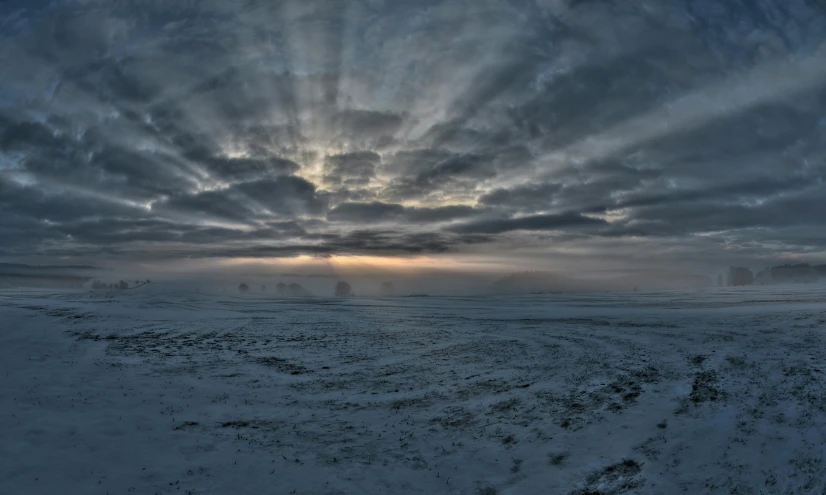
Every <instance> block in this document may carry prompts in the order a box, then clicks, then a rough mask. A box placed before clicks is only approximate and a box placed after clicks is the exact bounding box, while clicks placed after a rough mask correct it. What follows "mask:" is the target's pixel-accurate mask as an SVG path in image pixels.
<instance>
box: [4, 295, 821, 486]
mask: <svg viewBox="0 0 826 495" xmlns="http://www.w3.org/2000/svg"><path fill="white" fill-rule="evenodd" d="M824 331H826V288H824V287H823V286H816V285H807V286H798V287H752V288H743V289H737V290H734V289H716V290H709V291H702V292H662V293H635V294H589V295H565V296H563V295H535V296H521V297H479V298H434V297H429V298H387V299H358V298H352V299H341V300H334V299H312V300H278V299H273V298H268V297H265V296H263V295H261V294H257V295H250V296H248V297H230V296H211V295H204V294H163V293H160V292H148V291H143V292H142V291H129V292H124V293H111V294H106V293H103V294H101V293H88V292H69V291H64V292H51V293H49V292H42V291H23V290H14V289H4V290H2V291H0V363H2V370H0V438H2V442H0V493H2V494H12V495H16V494H66V493H73V494H74V493H77V494H80V493H83V494H107V493H109V494H113V495H114V494H121V493H123V494H128V493H136V494H155V493H161V494H166V493H181V494H187V493H188V494H262V493H296V494H345V493H347V494H349V493H359V494H360V493H367V494H373V493H375V494H379V493H386V494H401V493H422V494H439V493H445V494H447V493H449V494H472V495H477V494H484V495H491V494H502V495H504V494H538V493H543V494H584V493H605V494H619V493H726V494H729V493H739V494H749V493H754V494H758V493H821V492H823V491H824V490H826V390H824V372H826V339H824Z"/></svg>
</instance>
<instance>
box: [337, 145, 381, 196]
mask: <svg viewBox="0 0 826 495" xmlns="http://www.w3.org/2000/svg"><path fill="white" fill-rule="evenodd" d="M380 163H381V155H379V154H378V153H375V152H372V151H360V152H355V153H346V154H341V155H332V156H328V157H326V158H325V161H324V180H325V181H326V182H327V183H329V184H332V185H344V186H350V187H352V186H356V187H358V186H365V185H367V184H369V183H370V180H372V179H373V177H375V176H376V168H377V167H378V166H379V164H380Z"/></svg>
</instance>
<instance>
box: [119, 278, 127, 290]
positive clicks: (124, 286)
mask: <svg viewBox="0 0 826 495" xmlns="http://www.w3.org/2000/svg"><path fill="white" fill-rule="evenodd" d="M128 288H129V282H125V281H123V280H121V281H120V282H118V289H120V290H126V289H128Z"/></svg>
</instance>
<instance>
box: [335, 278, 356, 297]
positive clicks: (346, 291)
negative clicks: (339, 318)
mask: <svg viewBox="0 0 826 495" xmlns="http://www.w3.org/2000/svg"><path fill="white" fill-rule="evenodd" d="M352 295H353V288H352V287H350V284H348V283H347V282H345V281H343V280H342V281H341V282H339V283H337V284H336V297H348V296H352Z"/></svg>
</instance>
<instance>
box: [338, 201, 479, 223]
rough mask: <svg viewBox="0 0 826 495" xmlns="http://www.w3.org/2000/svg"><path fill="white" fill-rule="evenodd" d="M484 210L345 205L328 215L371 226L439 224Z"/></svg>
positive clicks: (459, 207) (344, 220) (475, 214)
mask: <svg viewBox="0 0 826 495" xmlns="http://www.w3.org/2000/svg"><path fill="white" fill-rule="evenodd" d="M482 213H484V210H480V209H476V208H472V207H470V206H459V205H456V206H443V207H436V208H417V207H407V208H405V207H404V206H402V205H400V204H394V203H382V202H379V201H374V202H372V203H343V204H340V205H338V206H336V207H335V208H333V209H332V210H330V212H329V213H328V214H327V218H328V219H329V220H331V221H334V222H351V223H362V224H370V223H375V222H410V223H438V222H447V221H452V220H456V219H461V218H467V217H471V216H478V215H481V214H482Z"/></svg>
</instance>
